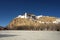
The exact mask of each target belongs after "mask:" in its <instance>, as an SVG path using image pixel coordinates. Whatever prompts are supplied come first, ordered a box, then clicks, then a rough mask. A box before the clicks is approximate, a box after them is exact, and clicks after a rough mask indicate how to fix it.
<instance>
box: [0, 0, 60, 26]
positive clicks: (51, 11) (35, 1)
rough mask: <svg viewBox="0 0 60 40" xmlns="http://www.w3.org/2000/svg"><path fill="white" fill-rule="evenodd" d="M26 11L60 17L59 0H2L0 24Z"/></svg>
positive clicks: (5, 23) (6, 22) (5, 24)
mask: <svg viewBox="0 0 60 40" xmlns="http://www.w3.org/2000/svg"><path fill="white" fill-rule="evenodd" d="M24 12H28V13H33V14H35V15H41V14H42V15H48V16H56V17H60V1H59V0H0V26H7V25H8V24H9V23H10V21H11V20H12V19H13V18H15V17H16V16H18V15H20V14H23V13H24Z"/></svg>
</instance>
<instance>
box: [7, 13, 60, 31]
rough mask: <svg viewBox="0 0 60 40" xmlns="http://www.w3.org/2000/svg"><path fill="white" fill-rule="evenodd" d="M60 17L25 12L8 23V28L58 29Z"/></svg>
mask: <svg viewBox="0 0 60 40" xmlns="http://www.w3.org/2000/svg"><path fill="white" fill-rule="evenodd" d="M59 24H60V19H59V18H56V17H50V16H43V15H39V16H36V15H34V14H28V13H25V14H24V15H19V16H17V17H16V18H14V19H13V20H12V21H11V22H10V23H9V25H8V28H9V29H19V30H60V27H59Z"/></svg>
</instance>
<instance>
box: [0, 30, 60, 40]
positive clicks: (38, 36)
mask: <svg viewBox="0 0 60 40" xmlns="http://www.w3.org/2000/svg"><path fill="white" fill-rule="evenodd" d="M0 40H60V32H59V31H23V30H8V31H7V30H5V31H0Z"/></svg>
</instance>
